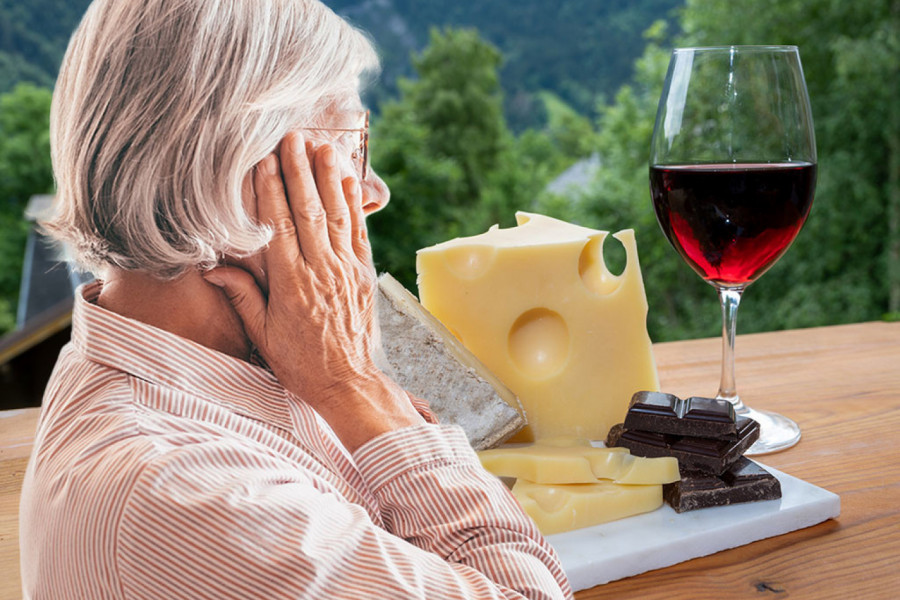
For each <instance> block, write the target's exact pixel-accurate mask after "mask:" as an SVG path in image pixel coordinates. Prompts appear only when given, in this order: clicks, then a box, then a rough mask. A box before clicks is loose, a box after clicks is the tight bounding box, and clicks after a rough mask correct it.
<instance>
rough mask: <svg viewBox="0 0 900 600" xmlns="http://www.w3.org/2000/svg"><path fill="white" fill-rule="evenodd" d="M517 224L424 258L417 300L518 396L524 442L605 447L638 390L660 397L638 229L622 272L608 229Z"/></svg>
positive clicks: (537, 218) (622, 237)
mask: <svg viewBox="0 0 900 600" xmlns="http://www.w3.org/2000/svg"><path fill="white" fill-rule="evenodd" d="M516 218H517V221H518V226H517V227H511V228H508V229H500V228H498V227H497V226H494V227H492V228H491V229H490V230H489V231H487V232H485V233H483V234H480V235H476V236H473V237H468V238H457V239H454V240H449V241H447V242H443V243H441V244H438V245H436V246H432V247H430V248H424V249H422V250H419V252H418V256H417V260H416V269H417V272H418V286H419V296H420V299H421V302H422V304H423V305H424V306H425V308H427V309H428V310H429V311H430V312H431V313H432V314H433V315H434V316H436V317H437V318H438V319H440V321H441V322H442V323H444V325H446V326H447V328H448V329H449V330H450V331H452V332H453V334H454V335H456V337H458V338H459V339H460V340H461V341H462V342H463V344H465V346H466V347H467V348H468V349H469V350H471V351H472V352H473V353H474V354H475V356H477V357H478V358H479V359H480V360H481V361H482V362H483V363H484V364H485V365H487V367H488V368H489V369H490V370H491V371H492V372H493V373H494V374H495V375H497V376H498V377H499V378H500V379H501V380H502V381H503V382H504V383H505V384H506V385H508V386H509V387H510V388H511V389H512V391H513V392H515V394H516V395H517V396H518V397H519V400H520V401H521V402H522V405H523V406H524V408H525V416H526V419H527V421H528V424H529V426H528V427H527V428H526V429H527V430H528V432H527V435H525V436H517V437H516V438H515V439H516V440H517V441H525V440H532V439H546V438H552V437H572V438H583V439H591V440H600V439H604V438H605V437H606V434H607V432H608V431H609V429H610V427H612V426H613V425H614V424H616V423H620V422H622V420H623V419H624V417H625V413H626V411H627V409H628V404H629V401H630V399H631V396H632V395H633V394H634V392H637V391H641V390H648V391H655V390H658V389H659V380H658V378H657V374H656V366H655V363H654V360H653V353H652V348H651V343H650V337H649V336H648V334H647V326H646V321H647V299H646V296H645V293H644V283H643V280H642V279H641V271H640V265H639V263H638V254H637V246H636V244H635V239H634V231H633V230H630V229H626V230H623V231H620V232H618V233H615V234H613V235H612V237H613V238H615V239H616V240H618V241H619V242H621V244H622V245H623V246H624V248H625V254H626V259H627V263H626V265H625V268H624V271H623V272H622V273H621V274H619V275H615V274H613V273H611V272H610V271H609V269H608V268H607V266H606V264H605V263H604V260H603V244H604V243H605V242H606V240H607V237H608V235H609V234H608V232H606V231H598V230H593V229H588V228H585V227H579V226H577V225H572V224H570V223H566V222H563V221H559V220H557V219H552V218H550V217H546V216H542V215H536V214H529V213H523V212H519V213H517V214H516Z"/></svg>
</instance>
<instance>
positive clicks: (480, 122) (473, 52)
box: [369, 29, 585, 290]
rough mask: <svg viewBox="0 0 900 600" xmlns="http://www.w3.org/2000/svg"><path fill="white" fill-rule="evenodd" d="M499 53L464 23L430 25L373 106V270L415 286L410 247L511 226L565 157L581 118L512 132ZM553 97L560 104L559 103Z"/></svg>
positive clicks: (567, 160)
mask: <svg viewBox="0 0 900 600" xmlns="http://www.w3.org/2000/svg"><path fill="white" fill-rule="evenodd" d="M500 61H501V56H500V53H499V52H498V51H497V49H496V48H494V47H493V46H491V45H490V44H488V43H487V42H485V41H484V40H482V39H481V38H480V37H479V35H478V33H477V32H476V31H474V30H464V29H445V30H443V31H439V30H436V29H435V30H432V32H431V43H430V44H429V46H428V47H427V48H426V49H425V50H424V51H423V52H422V53H421V54H418V55H416V56H414V57H413V65H414V67H415V69H416V73H417V75H418V77H417V78H416V79H403V80H401V81H400V82H399V85H398V87H399V89H400V97H399V98H398V99H397V100H395V101H390V102H387V103H385V104H383V105H382V106H381V111H380V113H381V114H380V117H379V119H378V121H377V122H376V123H375V124H374V132H373V135H372V139H373V143H372V158H373V167H374V169H375V170H376V171H378V173H379V175H380V176H381V177H382V178H383V179H384V180H385V182H387V184H388V186H389V187H390V188H391V204H390V207H389V209H388V210H386V211H384V212H383V213H379V214H376V215H374V216H372V217H370V218H369V231H370V235H371V239H372V246H373V250H374V253H375V258H376V262H377V266H378V269H379V270H381V271H389V272H391V273H392V274H393V275H394V276H395V277H396V278H397V279H399V280H400V281H401V282H402V283H403V284H404V285H405V286H407V287H408V288H410V289H411V290H415V289H416V287H415V253H416V250H418V249H420V248H423V247H426V246H430V245H433V244H435V243H438V242H441V241H444V240H446V239H450V238H453V237H457V236H465V235H474V234H476V233H480V232H483V231H485V230H486V229H487V228H488V227H490V226H491V225H493V224H495V223H497V224H500V225H501V226H504V227H508V226H512V225H514V224H515V218H514V213H515V210H516V209H523V208H524V209H527V208H528V207H529V206H530V204H531V199H533V198H535V197H536V196H537V195H538V194H539V193H540V192H541V190H542V189H543V188H544V187H545V186H546V184H547V182H548V181H549V180H550V179H551V178H552V177H553V176H554V175H555V174H556V173H558V172H559V170H561V169H562V168H564V166H565V165H567V164H568V163H570V162H571V161H572V160H574V158H575V156H574V155H572V156H570V157H569V158H567V157H566V155H565V153H564V152H563V151H562V150H561V148H560V144H565V143H566V140H569V139H572V138H573V137H577V130H578V129H580V128H581V127H582V126H584V125H585V120H584V119H583V118H581V119H578V118H575V115H574V113H573V112H572V111H571V109H567V110H563V109H562V108H560V107H557V110H558V112H564V113H565V114H566V115H567V116H565V117H560V119H558V120H557V119H554V133H553V134H552V135H544V134H542V133H538V132H535V131H529V132H526V133H525V134H523V135H521V136H519V137H518V138H517V137H515V136H514V135H513V134H512V133H511V132H510V130H509V128H508V127H507V124H506V121H505V119H504V116H503V111H502V101H503V95H502V93H501V89H500V82H499V77H498V68H499V66H500ZM559 104H561V101H560V102H559Z"/></svg>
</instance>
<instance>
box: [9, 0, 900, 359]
mask: <svg viewBox="0 0 900 600" xmlns="http://www.w3.org/2000/svg"><path fill="white" fill-rule="evenodd" d="M88 3H89V2H88V0H30V1H28V2H26V1H25V0H0V333H3V332H4V331H8V330H10V329H12V328H13V327H14V326H15V307H16V302H17V296H18V291H19V280H20V273H21V267H22V257H23V255H24V247H25V238H26V234H27V231H28V227H29V224H28V223H27V222H26V221H25V219H24V216H23V213H24V208H25V205H26V204H27V201H28V199H29V198H30V197H31V195H33V194H38V193H51V192H52V189H53V181H52V172H51V169H50V159H49V141H48V115H49V106H50V98H51V93H52V92H51V90H52V86H53V82H54V80H55V76H56V71H57V69H58V66H59V61H60V59H61V57H62V53H63V52H64V50H65V45H66V43H67V41H68V37H69V35H70V34H71V32H72V30H73V29H74V28H75V26H76V25H77V23H78V20H79V19H80V17H81V15H82V14H83V12H84V10H85V8H86V6H87V5H88ZM326 4H328V5H329V6H331V7H332V8H333V9H334V10H335V11H336V12H338V13H339V14H341V15H343V16H345V17H346V18H348V19H349V20H351V21H352V22H354V23H356V24H357V25H359V26H360V27H362V28H363V29H365V30H367V31H369V32H370V34H371V36H372V38H373V40H374V42H375V44H376V45H377V46H378V48H379V50H380V52H381V54H382V57H383V70H382V73H381V75H380V78H379V79H378V81H377V82H374V83H373V85H372V86H371V87H370V89H369V91H368V95H367V100H368V102H369V104H370V105H371V107H372V109H373V132H372V137H371V140H372V142H371V152H372V161H373V166H374V168H375V169H376V170H378V172H379V174H380V175H381V176H382V177H383V178H384V179H385V181H386V182H387V183H388V185H389V186H390V188H391V190H392V203H391V205H390V207H389V208H388V209H387V210H385V211H383V212H381V213H378V214H376V215H374V216H373V217H371V218H370V220H369V227H370V232H371V238H372V241H373V247H374V253H375V260H376V263H377V267H378V269H379V270H380V271H389V272H391V273H393V274H394V275H395V276H396V277H398V278H399V279H400V280H401V281H402V282H403V283H404V284H405V285H406V286H407V287H409V288H410V289H411V290H413V291H415V252H416V250H417V249H419V248H422V247H425V246H429V245H431V244H434V243H437V242H440V241H443V240H446V239H449V238H452V237H456V236H460V235H471V234H476V233H480V232H483V231H485V230H486V229H487V228H488V227H489V226H490V225H492V224H494V223H499V224H500V225H501V226H502V227H507V226H511V225H513V224H514V222H515V220H514V213H515V211H516V210H525V211H533V212H540V213H545V214H548V215H551V216H554V217H557V218H561V219H565V220H568V221H572V222H576V223H579V224H582V225H585V226H588V227H592V228H597V229H606V230H610V231H616V230H618V229H622V228H633V229H635V231H636V235H637V240H638V248H639V251H640V257H641V267H642V270H643V274H644V281H645V287H646V290H647V297H648V302H649V305H650V310H649V315H648V328H649V330H650V334H651V337H652V338H653V339H654V340H655V341H665V340H673V339H685V338H692V337H702V336H713V335H716V334H717V333H718V332H719V331H720V327H721V325H720V321H719V316H718V306H717V300H716V295H715V293H714V291H713V290H712V288H710V287H709V286H708V285H707V284H705V283H703V282H702V281H701V280H700V278H699V277H697V276H696V275H695V274H694V273H693V272H692V271H691V270H690V268H688V267H687V266H686V265H685V264H684V263H683V262H682V260H681V259H680V258H679V257H678V255H677V254H676V253H675V251H674V250H673V249H672V248H671V247H670V246H669V245H668V242H667V241H666V240H665V238H664V237H663V235H662V233H661V232H660V230H659V227H658V225H657V223H656V218H655V216H654V213H653V210H652V207H651V204H650V196H649V190H648V182H647V166H648V165H647V158H648V154H649V142H650V135H651V133H652V129H653V122H654V117H655V113H656V107H657V103H658V99H659V94H660V92H661V90H662V84H663V80H664V78H665V71H666V66H667V64H668V57H669V53H670V51H671V48H673V47H676V46H697V45H722V44H794V45H797V46H799V48H800V54H801V58H802V60H803V65H804V69H805V75H806V80H807V84H808V87H809V92H810V97H811V101H812V106H813V114H814V118H815V123H816V137H817V143H818V154H819V179H818V185H817V190H816V197H815V201H814V203H813V209H812V212H811V215H810V217H809V220H808V222H807V224H806V226H805V228H804V229H803V231H801V233H800V235H799V237H798V238H797V241H796V242H795V243H794V245H793V246H792V248H791V250H790V251H789V252H788V253H787V254H786V255H785V257H784V258H782V260H780V261H779V262H778V263H777V264H776V265H775V266H774V267H773V268H772V269H771V270H770V271H769V272H768V273H767V274H766V275H765V276H763V277H762V278H761V279H760V280H759V281H758V282H756V283H754V284H753V285H752V286H751V287H750V288H749V290H748V292H747V294H746V296H745V299H746V301H745V303H744V304H743V306H742V309H741V316H740V323H739V327H738V329H739V331H740V332H741V333H748V332H752V331H766V330H774V329H783V328H794V327H810V326H817V325H831V324H838V323H847V322H858V321H867V320H877V319H897V318H900V102H898V92H900V0H860V1H858V2H846V1H844V0H749V1H747V2H739V3H736V2H730V1H728V0H609V1H604V2H598V1H595V0H561V1H559V2H555V3H550V2H546V1H544V0H489V1H483V0H481V1H475V0H457V1H456V2H453V3H450V4H449V5H448V3H445V2H443V1H442V0H326ZM573 165H576V170H579V172H580V173H582V174H585V173H586V174H587V175H588V176H587V177H586V178H585V177H583V178H582V179H583V181H582V182H581V183H580V184H579V185H577V186H574V187H569V188H565V187H564V186H561V185H560V181H559V179H558V177H559V176H560V174H562V173H563V172H565V171H566V170H567V169H569V168H570V167H572V166H573ZM553 182H555V183H553ZM608 245H609V246H610V248H609V249H608V251H609V254H608V258H609V261H610V263H612V264H616V263H617V261H618V264H621V261H622V258H621V253H620V254H619V255H617V254H616V248H615V247H613V245H612V244H608ZM619 250H621V249H619Z"/></svg>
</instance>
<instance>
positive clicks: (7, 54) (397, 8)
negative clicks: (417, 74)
mask: <svg viewBox="0 0 900 600" xmlns="http://www.w3.org/2000/svg"><path fill="white" fill-rule="evenodd" d="M88 4H89V0H27V1H26V0H0V93H2V92H5V91H8V90H10V89H12V87H13V86H14V85H15V84H16V83H17V82H19V81H30V82H33V83H36V84H39V85H42V86H47V87H50V86H52V85H53V81H54V79H55V75H56V71H57V69H58V67H59V62H60V59H61V57H62V54H63V52H64V51H65V47H66V43H67V42H68V38H69V35H70V34H71V31H72V30H73V29H74V28H75V27H76V26H77V24H78V21H79V20H80V18H81V15H82V14H83V13H84V10H85V9H86V8H87V6H88ZM326 4H328V5H329V6H331V7H332V8H333V9H334V10H335V11H336V12H338V13H339V14H341V15H342V16H344V17H346V18H347V19H348V20H350V21H352V22H353V23H355V24H357V25H358V26H360V27H362V28H363V29H365V30H367V31H369V32H370V33H371V35H372V38H373V39H374V40H375V43H376V44H377V46H378V48H379V51H380V52H381V54H382V59H383V63H384V68H383V73H382V77H381V80H380V82H379V84H378V86H377V87H376V88H375V89H374V90H372V98H371V100H373V102H372V104H375V105H377V103H378V100H379V99H381V98H384V97H386V96H392V95H393V94H394V92H395V89H396V84H395V81H396V78H397V77H398V76H410V75H411V74H412V68H411V65H410V60H409V59H410V54H411V53H412V52H413V51H418V50H421V49H422V48H423V47H424V46H425V45H426V43H427V41H428V35H429V30H430V28H432V27H445V26H455V27H473V28H476V29H478V30H479V32H481V35H482V36H483V37H484V38H486V39H487V40H488V41H490V42H491V43H492V44H494V45H495V46H497V47H498V48H499V49H500V50H501V52H502V53H503V55H504V60H505V64H504V66H503V70H502V73H501V77H502V83H503V87H504V90H505V92H506V100H507V102H506V109H507V110H506V112H507V116H508V118H509V119H510V122H511V123H512V124H513V125H514V127H516V128H517V129H519V128H521V127H523V126H526V125H530V124H535V123H539V122H541V121H542V114H541V109H540V108H539V107H540V106H541V103H540V102H537V101H535V96H534V94H535V93H536V92H538V91H541V90H550V91H553V92H555V93H556V94H557V95H559V96H560V97H562V98H563V99H564V100H566V101H567V102H568V103H569V104H571V105H572V106H574V107H575V108H576V109H577V110H579V111H580V112H582V113H588V112H590V111H591V110H592V109H593V107H594V103H595V101H596V98H597V95H598V94H603V95H606V96H607V97H609V96H611V95H612V94H613V93H614V92H615V90H616V89H617V88H618V86H619V85H621V84H622V83H624V82H625V81H626V80H628V79H629V78H630V76H631V68H632V65H633V63H634V59H635V58H636V57H637V56H639V55H640V53H641V51H642V50H643V47H644V40H643V39H642V37H641V33H642V32H643V31H644V30H645V29H646V28H647V27H648V26H649V25H650V23H652V22H653V21H654V20H656V19H659V18H667V17H671V16H672V9H673V8H675V7H677V6H680V5H681V4H683V2H682V1H681V0H607V1H605V2H596V1H595V0H561V1H559V2H546V1H545V0H490V1H488V2H484V1H478V0H457V1H456V2H451V3H448V2H446V1H445V0H326ZM670 20H672V19H670Z"/></svg>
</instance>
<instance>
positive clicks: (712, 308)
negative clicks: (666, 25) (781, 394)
mask: <svg viewBox="0 0 900 600" xmlns="http://www.w3.org/2000/svg"><path fill="white" fill-rule="evenodd" d="M898 7H900V2H898V0H872V1H870V2H866V3H842V2H835V1H833V0H754V1H752V2H746V3H734V2H728V1H726V0H688V2H687V5H686V7H685V9H684V10H683V11H682V13H681V23H680V25H681V27H682V29H683V33H682V34H680V35H678V36H677V37H676V38H675V39H674V40H672V41H670V42H669V43H664V42H665V41H666V38H665V35H664V31H662V29H661V25H660V24H657V25H654V26H653V27H651V29H650V30H648V37H649V43H648V45H647V47H646V50H645V53H644V55H643V56H642V57H641V59H639V60H638V62H637V63H636V65H635V75H634V78H633V80H632V82H631V83H630V84H628V85H625V86H623V87H622V88H620V90H619V92H618V93H617V94H616V96H615V98H614V100H613V101H612V102H611V103H609V104H601V106H600V111H599V113H600V118H599V123H598V128H599V130H600V134H599V138H598V142H597V150H598V152H599V154H600V157H601V162H602V167H601V169H600V173H599V175H598V177H597V181H596V182H595V184H594V185H593V186H591V188H590V189H588V190H586V191H585V192H584V193H583V194H582V195H581V196H580V197H578V198H575V199H571V198H565V199H561V198H550V199H547V200H544V201H543V202H542V204H541V206H542V208H544V209H545V210H546V212H549V213H551V214H556V215H558V216H561V217H563V218H569V219H572V220H578V221H581V222H584V223H585V224H586V225H589V226H592V227H599V228H604V229H617V228H621V227H634V228H635V229H636V233H637V239H638V244H639V248H640V252H641V266H642V268H643V272H644V279H645V284H646V289H647V295H648V301H649V304H650V314H649V318H648V326H649V329H650V332H651V336H652V337H653V338H654V339H655V340H667V339H680V338H687V337H697V336H705V335H714V334H715V333H716V332H717V330H718V327H719V317H718V313H717V308H716V300H715V294H714V293H712V290H711V289H710V288H709V287H708V286H707V285H706V284H704V283H702V282H701V280H700V278H699V277H697V276H696V275H694V273H693V272H692V271H691V270H690V269H689V268H688V267H687V266H686V265H684V264H683V263H682V262H681V260H680V259H679V258H678V257H677V255H676V254H675V252H674V251H673V250H672V249H671V248H670V247H669V246H668V244H667V243H666V242H665V241H664V238H663V236H662V234H661V233H660V231H659V228H658V226H657V224H656V222H655V217H654V215H653V211H652V207H651V206H650V198H649V191H648V186H647V158H648V156H649V141H650V135H651V128H652V124H653V122H654V117H655V113H656V104H657V101H658V98H659V94H660V92H661V86H662V83H663V79H664V73H665V67H666V64H667V62H668V52H667V51H664V50H663V49H662V48H663V46H668V45H670V44H671V45H678V46H703V45H724V44H794V45H797V46H799V47H800V52H801V56H802V60H803V64H804V70H805V76H806V79H807V84H808V87H809V92H810V97H811V100H812V104H813V113H814V118H815V122H816V134H817V142H818V154H819V178H818V186H817V192H816V199H815V202H814V205H813V210H812V213H811V215H810V218H809V220H808V222H807V224H806V226H805V227H804V230H803V231H801V233H800V235H799V237H798V239H797V241H796V242H795V244H794V245H793V247H792V248H791V250H790V251H789V252H788V253H787V255H786V256H785V257H783V258H782V259H781V260H780V261H779V262H778V263H777V264H776V265H775V266H774V267H773V268H772V269H771V270H770V271H769V272H768V273H766V274H765V275H764V276H763V277H762V278H761V279H760V280H759V281H757V282H756V283H754V284H753V285H752V286H750V288H749V289H748V292H747V296H746V300H747V301H746V302H744V303H743V304H742V307H741V315H740V324H739V330H740V331H741V332H745V333H747V332H751V331H763V330H771V329H781V328H789V327H808V326H814V325H826V324H835V323H844V322H855V321H863V320H871V319H878V318H880V317H881V316H882V315H883V314H885V313H891V312H893V313H894V314H896V311H897V310H898V302H900V181H898V178H900V167H898V163H900V158H898V156H900V154H898V152H897V150H898V147H900V139H898V134H900V123H898V121H900V116H898V110H900V103H898V102H897V100H896V82H897V81H898V80H900V72H898V63H900V41H898V40H900V34H898V31H900V9H898Z"/></svg>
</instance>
